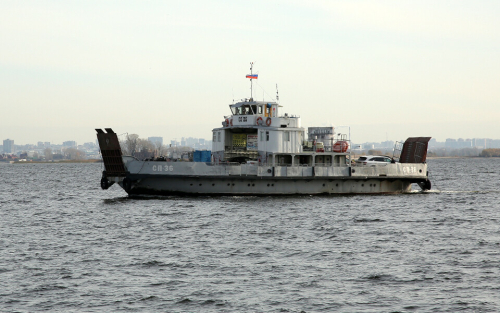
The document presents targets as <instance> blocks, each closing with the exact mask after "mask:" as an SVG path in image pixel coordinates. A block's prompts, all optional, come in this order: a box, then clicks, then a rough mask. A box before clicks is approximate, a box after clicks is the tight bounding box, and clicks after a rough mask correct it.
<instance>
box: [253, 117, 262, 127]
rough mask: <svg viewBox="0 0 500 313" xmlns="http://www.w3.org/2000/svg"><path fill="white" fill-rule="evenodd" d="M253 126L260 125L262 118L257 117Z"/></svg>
mask: <svg viewBox="0 0 500 313" xmlns="http://www.w3.org/2000/svg"><path fill="white" fill-rule="evenodd" d="M255 124H257V125H262V116H259V117H258V118H257V121H256V122H255Z"/></svg>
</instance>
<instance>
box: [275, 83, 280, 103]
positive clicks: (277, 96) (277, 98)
mask: <svg viewBox="0 0 500 313" xmlns="http://www.w3.org/2000/svg"><path fill="white" fill-rule="evenodd" d="M276 101H280V96H279V94H278V84H276Z"/></svg>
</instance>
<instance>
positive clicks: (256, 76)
mask: <svg viewBox="0 0 500 313" xmlns="http://www.w3.org/2000/svg"><path fill="white" fill-rule="evenodd" d="M258 77H259V75H258V74H248V75H247V78H250V79H257V78H258Z"/></svg>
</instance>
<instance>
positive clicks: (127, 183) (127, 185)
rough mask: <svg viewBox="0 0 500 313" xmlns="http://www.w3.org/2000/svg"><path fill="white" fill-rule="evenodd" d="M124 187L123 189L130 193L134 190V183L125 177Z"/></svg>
mask: <svg viewBox="0 0 500 313" xmlns="http://www.w3.org/2000/svg"><path fill="white" fill-rule="evenodd" d="M122 185H123V189H124V190H125V191H126V192H127V193H129V192H130V190H131V189H132V181H131V180H130V178H128V177H125V179H124V180H123V182H122Z"/></svg>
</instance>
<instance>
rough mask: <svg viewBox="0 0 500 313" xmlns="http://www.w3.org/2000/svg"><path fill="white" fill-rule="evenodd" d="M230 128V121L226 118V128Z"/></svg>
mask: <svg viewBox="0 0 500 313" xmlns="http://www.w3.org/2000/svg"><path fill="white" fill-rule="evenodd" d="M228 126H229V119H227V118H226V127H228Z"/></svg>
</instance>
